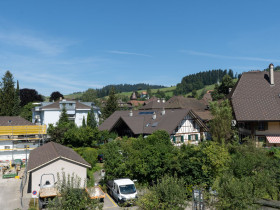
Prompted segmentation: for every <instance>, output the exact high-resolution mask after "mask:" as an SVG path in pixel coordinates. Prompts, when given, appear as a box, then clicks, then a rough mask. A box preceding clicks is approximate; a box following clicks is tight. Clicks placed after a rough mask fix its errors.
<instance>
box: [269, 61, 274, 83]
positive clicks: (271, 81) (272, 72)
mask: <svg viewBox="0 0 280 210" xmlns="http://www.w3.org/2000/svg"><path fill="white" fill-rule="evenodd" d="M273 68H274V66H273V64H272V63H271V64H269V81H270V85H274V71H273Z"/></svg>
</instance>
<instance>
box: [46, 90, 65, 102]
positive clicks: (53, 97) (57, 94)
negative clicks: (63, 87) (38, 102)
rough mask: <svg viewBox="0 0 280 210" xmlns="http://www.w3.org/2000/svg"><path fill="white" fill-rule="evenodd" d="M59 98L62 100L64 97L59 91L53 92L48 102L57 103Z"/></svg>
mask: <svg viewBox="0 0 280 210" xmlns="http://www.w3.org/2000/svg"><path fill="white" fill-rule="evenodd" d="M60 98H64V96H63V95H62V94H61V93H60V92H59V91H55V92H52V94H51V96H50V99H49V100H50V101H51V102H52V101H57V100H59V99H60Z"/></svg>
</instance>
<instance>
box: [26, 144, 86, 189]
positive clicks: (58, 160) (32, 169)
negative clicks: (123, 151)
mask: <svg viewBox="0 0 280 210" xmlns="http://www.w3.org/2000/svg"><path fill="white" fill-rule="evenodd" d="M90 167H91V165H90V164H89V163H88V162H87V161H85V160H84V159H83V158H82V157H81V156H80V155H78V154H77V153H76V152H75V151H74V150H72V149H71V148H68V147H66V146H63V145H60V144H57V143H54V142H49V143H47V144H45V145H43V146H41V147H39V148H37V149H35V150H33V151H32V152H31V153H30V158H29V160H28V165H27V172H28V189H27V192H28V193H31V192H33V191H34V190H35V191H37V192H39V190H40V184H44V183H46V182H49V183H50V184H51V185H55V183H56V182H57V181H58V178H60V180H62V178H63V173H64V174H65V177H66V179H67V178H68V176H69V177H70V179H71V177H74V178H77V179H79V180H80V186H79V187H81V188H83V187H85V186H86V180H87V168H90ZM58 174H59V175H58ZM58 176H59V177H58ZM41 179H42V180H41ZM69 181H70V180H69Z"/></svg>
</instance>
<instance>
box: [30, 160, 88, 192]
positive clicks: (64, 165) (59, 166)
mask: <svg viewBox="0 0 280 210" xmlns="http://www.w3.org/2000/svg"><path fill="white" fill-rule="evenodd" d="M62 171H64V172H65V174H66V177H68V174H69V175H70V176H72V174H74V176H78V177H79V178H80V179H81V185H80V187H84V186H85V184H86V182H85V181H86V178H87V168H86V167H85V166H82V165H79V164H76V163H73V162H70V161H68V160H64V159H58V160H56V161H54V162H51V163H49V164H47V165H45V166H43V167H41V168H39V169H37V170H35V171H33V172H32V180H31V192H32V191H33V190H36V191H37V192H39V189H40V187H39V184H40V179H41V176H42V175H43V174H49V173H52V174H53V175H54V177H55V182H57V180H58V177H57V173H59V174H60V178H61V177H62ZM46 180H49V181H50V183H51V184H53V178H52V176H49V175H48V176H43V179H42V183H43V184H44V183H45V182H46Z"/></svg>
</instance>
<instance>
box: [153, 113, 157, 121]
mask: <svg viewBox="0 0 280 210" xmlns="http://www.w3.org/2000/svg"><path fill="white" fill-rule="evenodd" d="M155 119H157V115H156V113H155V112H154V113H153V120H155Z"/></svg>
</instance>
